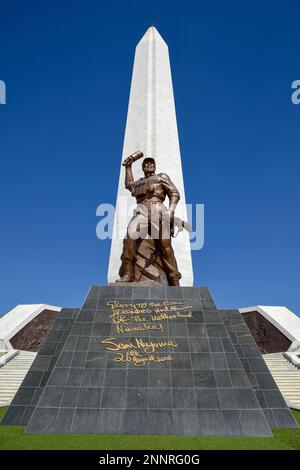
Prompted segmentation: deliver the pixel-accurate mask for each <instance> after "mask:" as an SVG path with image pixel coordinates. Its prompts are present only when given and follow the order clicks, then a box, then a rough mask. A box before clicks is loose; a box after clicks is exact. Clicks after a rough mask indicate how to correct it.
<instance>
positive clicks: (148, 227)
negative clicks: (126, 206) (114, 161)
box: [116, 152, 183, 286]
mask: <svg viewBox="0 0 300 470" xmlns="http://www.w3.org/2000/svg"><path fill="white" fill-rule="evenodd" d="M142 157H143V153H142V152H136V153H134V154H132V155H130V156H129V157H128V158H126V160H125V161H124V162H123V166H125V170H126V175H125V187H126V189H128V190H129V191H130V192H131V195H132V196H133V197H135V198H136V201H137V208H136V210H135V211H134V215H133V217H132V219H131V220H130V222H129V225H128V228H127V234H126V237H125V238H124V246H123V253H122V256H121V260H122V264H121V268H120V271H119V274H120V276H121V278H120V279H118V280H117V281H116V282H123V283H127V282H139V281H141V280H143V279H142V277H143V274H144V270H145V269H147V268H149V266H150V265H151V264H153V263H155V262H156V261H157V259H159V260H160V261H158V262H160V266H161V268H162V270H163V272H164V273H165V278H166V284H168V285H170V286H179V279H180V278H181V274H180V272H179V271H178V267H177V262H176V259H175V256H174V252H173V248H172V245H171V237H172V236H174V213H175V209H176V206H177V203H178V201H179V199H180V195H179V192H178V190H177V188H176V187H175V185H174V184H173V183H172V181H171V179H170V178H169V176H168V175H166V174H165V173H159V174H156V173H155V170H156V164H155V160H154V158H149V157H148V158H145V159H144V160H143V163H142V169H143V172H144V175H145V176H144V178H140V179H139V180H137V181H134V178H133V174H132V168H131V166H132V163H133V162H134V161H136V160H138V159H140V158H142ZM166 196H168V198H169V208H168V209H167V208H166V207H165V206H164V205H163V202H164V200H165V198H166ZM175 219H177V218H175ZM178 220H179V219H177V221H178ZM182 226H183V225H182ZM179 230H180V228H179ZM149 240H151V243H152V246H154V249H152V252H151V250H150V251H149V250H148V251H147V249H146V252H147V253H148V255H147V259H145V263H144V266H143V268H142V269H140V274H139V275H138V276H137V271H136V269H135V263H136V261H137V253H138V249H139V246H140V244H141V243H142V242H143V241H146V242H147V241H148V242H149ZM153 242H154V244H153Z"/></svg>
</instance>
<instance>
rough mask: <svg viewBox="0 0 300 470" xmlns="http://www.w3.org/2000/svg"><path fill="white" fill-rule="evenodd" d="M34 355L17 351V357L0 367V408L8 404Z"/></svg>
mask: <svg viewBox="0 0 300 470" xmlns="http://www.w3.org/2000/svg"><path fill="white" fill-rule="evenodd" d="M36 355H37V353H35V352H28V351H19V354H17V356H15V357H13V358H12V359H11V360H10V361H8V362H7V363H6V364H4V366H2V367H0V407H1V406H7V405H9V404H10V402H11V401H12V399H13V398H14V396H15V394H16V393H17V391H18V389H19V387H20V385H21V383H22V382H23V380H24V378H25V375H26V374H27V372H28V370H29V369H30V367H31V364H32V363H33V361H34V359H35V358H36Z"/></svg>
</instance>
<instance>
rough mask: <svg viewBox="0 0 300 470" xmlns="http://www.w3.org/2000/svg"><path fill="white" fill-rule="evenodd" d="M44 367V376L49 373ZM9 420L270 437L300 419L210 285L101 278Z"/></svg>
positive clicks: (57, 333) (47, 347)
mask: <svg viewBox="0 0 300 470" xmlns="http://www.w3.org/2000/svg"><path fill="white" fill-rule="evenodd" d="M45 374H46V375H45ZM2 424H23V425H27V427H26V432H27V433H47V434H49V433H59V434H62V433H63V434H69V433H70V434H77V433H79V434H85V433H88V434H91V433H96V434H109V433H112V434H169V435H243V436H271V435H272V433H271V429H270V428H271V427H273V428H276V427H297V424H296V422H295V420H294V419H293V417H292V415H291V413H290V410H289V408H288V407H287V405H286V403H285V401H284V399H283V397H282V395H281V393H280V391H279V390H278V388H277V386H276V384H275V382H274V380H273V378H272V376H271V374H270V372H269V370H268V369H267V367H266V366H265V363H264V360H263V358H262V356H261V354H260V352H259V350H258V348H257V346H256V343H255V342H254V340H253V338H252V336H251V334H250V332H249V330H248V327H247V326H246V324H245V322H244V320H243V318H242V316H241V314H240V313H239V312H238V311H237V310H226V311H224V310H221V311H219V310H217V308H216V306H215V304H214V302H213V299H212V297H211V295H210V293H209V290H208V289H207V288H201V287H147V286H128V285H127V286H122V285H120V286H103V287H101V286H93V287H91V288H90V291H89V293H88V295H87V298H86V300H85V302H84V304H83V306H82V308H81V309H73V310H72V309H64V310H62V312H61V314H60V315H59V316H58V318H57V320H56V322H55V324H54V326H53V329H52V331H51V332H50V334H49V336H48V338H47V339H46V341H45V343H44V346H43V348H42V349H41V351H40V352H39V354H38V356H37V358H36V360H35V362H34V363H33V365H32V367H31V369H30V371H29V372H28V374H27V376H26V378H25V380H24V382H23V384H22V386H21V388H20V390H19V391H18V393H17V395H16V397H15V399H14V401H13V403H12V405H11V407H10V408H9V410H8V412H7V414H6V416H5V418H4V421H3V423H2Z"/></svg>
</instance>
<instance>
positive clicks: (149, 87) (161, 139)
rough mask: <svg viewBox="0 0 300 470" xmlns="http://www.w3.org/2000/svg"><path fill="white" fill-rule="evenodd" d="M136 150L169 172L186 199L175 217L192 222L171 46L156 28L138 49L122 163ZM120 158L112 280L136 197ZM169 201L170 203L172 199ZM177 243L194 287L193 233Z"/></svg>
mask: <svg viewBox="0 0 300 470" xmlns="http://www.w3.org/2000/svg"><path fill="white" fill-rule="evenodd" d="M137 150H142V152H143V153H144V155H145V157H153V158H155V161H156V172H157V173H162V172H163V173H167V174H168V175H169V176H170V178H171V180H172V181H173V182H174V184H175V185H176V187H177V188H178V190H179V192H180V197H181V198H180V201H179V203H178V206H177V208H176V213H175V215H176V216H178V217H180V218H182V219H183V220H187V214H186V202H185V191H184V184H183V175H182V167H181V157H180V148H179V140H178V132H177V122H176V113H175V104H174V96H173V86H172V77H171V69H170V61H169V52H168V46H167V44H166V43H165V41H164V40H163V39H162V37H161V36H160V34H159V32H158V31H157V29H156V28H154V27H153V26H152V27H150V28H149V29H148V30H147V32H146V33H145V35H144V36H143V37H142V39H141V41H140V42H139V43H138V45H137V47H136V51H135V59H134V66H133V74H132V82H131V89H130V98H129V106H128V114H127V122H126V130H125V138H124V146H123V154H122V160H121V162H122V161H123V160H124V159H125V158H126V157H128V156H129V155H131V154H132V153H134V152H135V151H137ZM121 162H120V178H119V187H118V194H117V203H116V214H115V221H114V231H113V239H112V243H111V251H110V258H109V268H108V282H115V280H116V279H118V278H119V275H118V272H119V268H120V264H121V261H120V256H121V253H122V248H123V237H124V236H125V234H126V229H127V225H128V222H129V220H130V215H129V214H128V213H127V212H126V211H125V206H126V202H127V204H128V206H132V205H135V199H134V198H133V197H132V196H131V194H130V192H129V191H127V190H126V189H125V185H124V179H125V169H124V167H122V166H121ZM141 164H142V160H139V161H137V162H136V163H134V164H133V166H132V169H133V176H134V179H138V178H140V177H142V176H143V172H142V169H141ZM165 205H166V207H168V200H167V199H166V201H165ZM131 214H132V211H131ZM172 246H173V249H174V253H175V257H176V260H177V263H178V269H179V271H180V272H181V274H182V278H181V280H180V285H181V286H192V285H193V266H192V257H191V250H190V241H189V234H188V232H186V231H183V232H181V233H180V234H179V235H178V237H177V238H174V239H172Z"/></svg>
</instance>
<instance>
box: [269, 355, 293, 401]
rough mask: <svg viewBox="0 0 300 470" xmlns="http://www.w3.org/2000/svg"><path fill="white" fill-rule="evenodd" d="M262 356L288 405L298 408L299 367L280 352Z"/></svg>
mask: <svg viewBox="0 0 300 470" xmlns="http://www.w3.org/2000/svg"><path fill="white" fill-rule="evenodd" d="M263 358H264V360H265V363H266V364H267V366H268V368H269V369H270V372H271V374H272V376H273V378H274V380H275V382H276V383H277V386H278V388H279V390H280V391H281V393H282V395H283V396H284V398H285V399H286V400H287V402H288V405H289V406H290V407H291V408H295V409H297V410H300V369H297V367H295V366H294V365H293V364H292V363H291V362H289V361H288V360H287V359H286V358H285V357H284V356H283V355H282V353H276V354H263Z"/></svg>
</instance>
